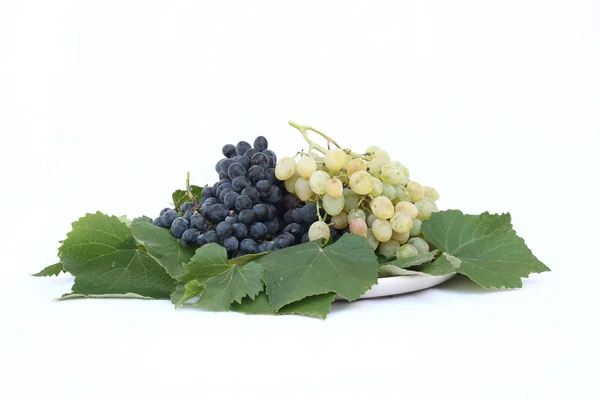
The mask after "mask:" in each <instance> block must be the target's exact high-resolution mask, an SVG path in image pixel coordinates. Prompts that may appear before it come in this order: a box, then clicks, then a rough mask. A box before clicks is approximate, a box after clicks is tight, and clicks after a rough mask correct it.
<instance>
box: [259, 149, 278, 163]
mask: <svg viewBox="0 0 600 400" xmlns="http://www.w3.org/2000/svg"><path fill="white" fill-rule="evenodd" d="M262 152H263V154H266V155H268V156H270V157H273V161H274V162H277V156H276V155H275V152H274V151H273V150H263V151H262Z"/></svg>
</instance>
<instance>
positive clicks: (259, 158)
mask: <svg viewBox="0 0 600 400" xmlns="http://www.w3.org/2000/svg"><path fill="white" fill-rule="evenodd" d="M250 161H251V162H252V165H259V166H260V167H261V168H262V169H263V170H265V169H267V168H269V159H268V158H267V156H266V155H265V154H263V153H256V154H255V155H253V156H252V158H251V159H250Z"/></svg>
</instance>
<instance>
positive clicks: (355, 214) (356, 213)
mask: <svg viewBox="0 0 600 400" xmlns="http://www.w3.org/2000/svg"><path fill="white" fill-rule="evenodd" d="M357 218H358V219H362V220H363V221H366V220H367V215H366V214H365V212H364V211H363V210H352V211H350V212H349V213H348V221H349V222H352V220H353V219H357Z"/></svg>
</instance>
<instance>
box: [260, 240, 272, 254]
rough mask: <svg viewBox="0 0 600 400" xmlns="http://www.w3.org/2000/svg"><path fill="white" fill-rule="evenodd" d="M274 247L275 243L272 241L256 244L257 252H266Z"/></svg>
mask: <svg viewBox="0 0 600 400" xmlns="http://www.w3.org/2000/svg"><path fill="white" fill-rule="evenodd" d="M274 248H275V243H273V242H263V243H261V244H260V245H259V246H258V252H259V253H267V252H269V251H273V249H274Z"/></svg>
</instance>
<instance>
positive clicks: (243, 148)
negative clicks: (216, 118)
mask: <svg viewBox="0 0 600 400" xmlns="http://www.w3.org/2000/svg"><path fill="white" fill-rule="evenodd" d="M250 148H252V146H250V143H248V142H244V141H241V142H239V143H238V144H237V146H235V151H236V153H237V155H238V156H243V155H244V153H245V152H247V151H248V149H250Z"/></svg>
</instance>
